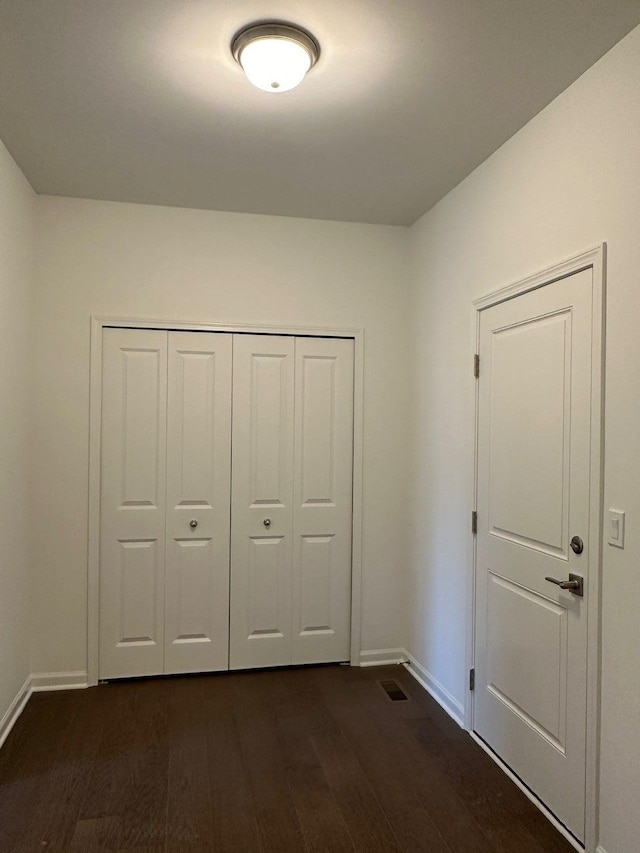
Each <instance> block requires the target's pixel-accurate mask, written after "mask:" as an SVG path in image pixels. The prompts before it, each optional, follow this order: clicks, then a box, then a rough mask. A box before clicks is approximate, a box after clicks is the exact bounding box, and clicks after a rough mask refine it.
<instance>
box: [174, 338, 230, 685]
mask: <svg viewBox="0 0 640 853" xmlns="http://www.w3.org/2000/svg"><path fill="white" fill-rule="evenodd" d="M231 353H232V336H231V335H227V334H218V333H208V332H170V333H169V359H168V361H169V374H168V401H169V402H168V409H167V566H166V603H165V672H168V673H169V672H204V671H211V670H222V669H227V668H228V631H229V536H230V518H229V515H230V466H231V367H232V365H231Z"/></svg>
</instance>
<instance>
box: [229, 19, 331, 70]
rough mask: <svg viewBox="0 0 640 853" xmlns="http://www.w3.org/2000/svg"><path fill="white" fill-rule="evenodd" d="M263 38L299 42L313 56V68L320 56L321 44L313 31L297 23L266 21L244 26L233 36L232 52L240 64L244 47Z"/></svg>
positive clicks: (311, 66)
mask: <svg viewBox="0 0 640 853" xmlns="http://www.w3.org/2000/svg"><path fill="white" fill-rule="evenodd" d="M262 38H282V39H289V40H290V41H296V42H298V43H299V44H301V45H302V46H303V47H304V48H305V49H306V50H307V52H308V53H309V56H310V57H311V65H310V66H309V67H310V68H313V66H314V65H315V64H316V62H317V61H318V58H319V57H320V45H319V44H318V42H317V41H316V40H315V39H314V37H313V36H312V35H311V33H309V32H307V31H306V30H304V29H302V27H298V26H296V25H295V24H286V23H283V22H281V21H266V22H264V23H261V24H251V25H250V26H248V27H244V28H243V29H241V30H239V31H238V32H237V33H236V34H235V36H234V37H233V41H232V42H231V52H232V53H233V58H234V59H235V60H236V62H237V63H238V64H239V65H242V63H241V62H240V54H241V53H242V51H243V49H244V48H245V47H246V46H247V45H248V44H250V43H251V42H253V41H256V39H262Z"/></svg>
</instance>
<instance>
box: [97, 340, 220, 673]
mask: <svg viewBox="0 0 640 853" xmlns="http://www.w3.org/2000/svg"><path fill="white" fill-rule="evenodd" d="M231 352H232V341H231V336H230V335H225V334H213V333H212V334H209V333H207V334H201V333H190V332H166V331H155V330H146V329H105V330H104V337H103V379H102V459H101V531H100V678H117V677H126V676H134V675H154V674H159V673H163V672H174V673H175V672H200V671H206V670H219V669H227V667H228V605H229V505H230V497H229V486H230V483H229V477H230V452H229V448H230V433H231Z"/></svg>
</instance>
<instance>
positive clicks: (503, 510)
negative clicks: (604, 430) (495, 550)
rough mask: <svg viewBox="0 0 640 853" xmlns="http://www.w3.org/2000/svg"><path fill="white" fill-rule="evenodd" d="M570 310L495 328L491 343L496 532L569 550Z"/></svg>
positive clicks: (550, 548) (553, 550)
mask: <svg viewBox="0 0 640 853" xmlns="http://www.w3.org/2000/svg"><path fill="white" fill-rule="evenodd" d="M570 370H571V314H570V313H569V312H566V311H565V312H561V313H559V314H555V315H552V316H547V317H541V318H536V319H533V320H531V321H529V322H526V323H517V324H514V325H510V326H506V327H503V328H500V329H496V330H495V331H494V332H493V334H492V348H491V378H492V395H491V449H490V468H489V478H490V481H491V484H492V488H491V502H490V506H489V518H490V525H491V530H492V533H493V534H494V535H498V536H506V537H509V538H511V539H512V540H514V541H518V542H520V543H522V544H525V545H528V546H530V547H539V548H543V549H546V550H547V551H549V552H550V553H553V554H564V555H566V552H567V547H568V538H569V537H568V530H567V524H568V513H569V495H568V488H569V452H570V442H569V436H570V428H571V411H570V402H571V397H570V392H571V383H570Z"/></svg>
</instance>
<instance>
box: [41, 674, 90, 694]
mask: <svg viewBox="0 0 640 853" xmlns="http://www.w3.org/2000/svg"><path fill="white" fill-rule="evenodd" d="M88 686H89V681H88V678H87V673H86V672H34V673H33V675H32V676H31V692H32V693H42V692H44V691H49V690H82V689H84V688H86V687H88Z"/></svg>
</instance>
